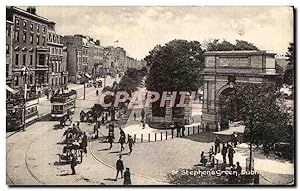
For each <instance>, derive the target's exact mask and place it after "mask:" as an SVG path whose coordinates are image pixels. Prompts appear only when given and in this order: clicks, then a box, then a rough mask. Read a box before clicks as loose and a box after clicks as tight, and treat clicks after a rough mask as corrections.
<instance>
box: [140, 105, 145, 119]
mask: <svg viewBox="0 0 300 191" xmlns="http://www.w3.org/2000/svg"><path fill="white" fill-rule="evenodd" d="M141 117H142V120H144V118H145V110H144V108H143V109H142V111H141Z"/></svg>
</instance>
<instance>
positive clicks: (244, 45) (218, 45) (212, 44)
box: [205, 39, 259, 51]
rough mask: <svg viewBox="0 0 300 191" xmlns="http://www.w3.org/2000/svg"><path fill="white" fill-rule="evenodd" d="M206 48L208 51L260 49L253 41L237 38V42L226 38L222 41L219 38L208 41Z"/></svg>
mask: <svg viewBox="0 0 300 191" xmlns="http://www.w3.org/2000/svg"><path fill="white" fill-rule="evenodd" d="M205 49H206V50H207V51H233V50H259V49H258V48H257V47H256V46H255V45H254V44H253V43H250V42H247V41H244V40H236V41H235V44H232V43H230V42H228V41H226V40H223V41H220V40H219V39H214V40H210V41H208V42H206V44H205Z"/></svg>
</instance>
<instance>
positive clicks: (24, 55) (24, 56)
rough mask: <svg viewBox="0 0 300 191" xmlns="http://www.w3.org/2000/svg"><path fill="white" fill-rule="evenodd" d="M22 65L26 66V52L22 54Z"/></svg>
mask: <svg viewBox="0 0 300 191" xmlns="http://www.w3.org/2000/svg"><path fill="white" fill-rule="evenodd" d="M23 65H24V66H26V54H23Z"/></svg>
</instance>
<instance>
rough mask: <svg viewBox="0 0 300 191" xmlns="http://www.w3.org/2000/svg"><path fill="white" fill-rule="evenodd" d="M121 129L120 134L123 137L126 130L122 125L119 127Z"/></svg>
mask: <svg viewBox="0 0 300 191" xmlns="http://www.w3.org/2000/svg"><path fill="white" fill-rule="evenodd" d="M119 130H120V136H121V137H122V136H124V137H125V132H124V130H123V129H122V128H121V127H119Z"/></svg>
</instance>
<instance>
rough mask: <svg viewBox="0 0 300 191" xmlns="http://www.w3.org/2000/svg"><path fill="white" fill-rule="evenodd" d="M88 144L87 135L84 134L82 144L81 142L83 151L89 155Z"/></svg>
mask: <svg viewBox="0 0 300 191" xmlns="http://www.w3.org/2000/svg"><path fill="white" fill-rule="evenodd" d="M87 144H88V140H87V136H86V133H85V132H84V133H83V136H82V142H81V149H83V152H84V153H87V149H86V147H87Z"/></svg>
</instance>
